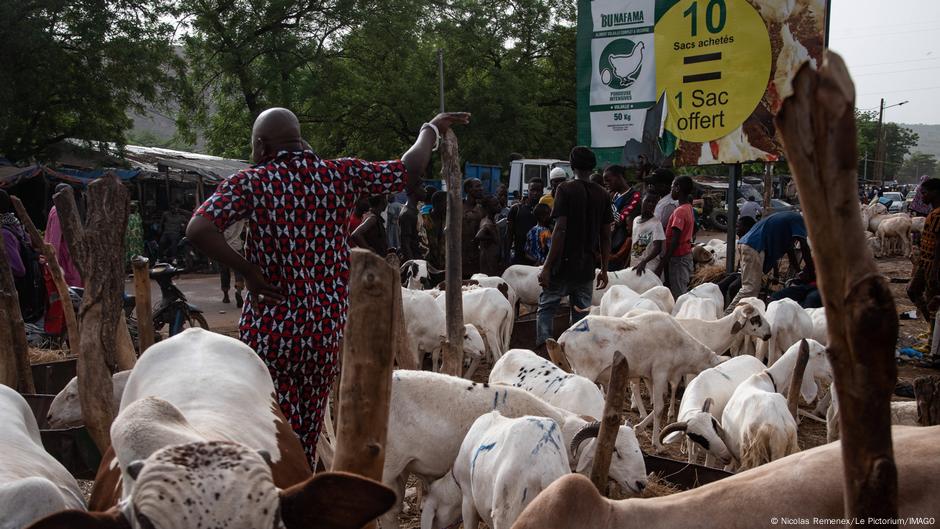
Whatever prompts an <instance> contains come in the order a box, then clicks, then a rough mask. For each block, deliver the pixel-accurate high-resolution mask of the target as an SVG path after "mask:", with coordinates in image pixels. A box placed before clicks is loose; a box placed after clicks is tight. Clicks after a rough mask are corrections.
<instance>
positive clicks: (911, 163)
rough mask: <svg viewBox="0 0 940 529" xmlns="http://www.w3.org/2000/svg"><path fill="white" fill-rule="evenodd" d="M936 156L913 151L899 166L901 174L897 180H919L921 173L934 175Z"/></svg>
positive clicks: (913, 181) (912, 181) (914, 181)
mask: <svg viewBox="0 0 940 529" xmlns="http://www.w3.org/2000/svg"><path fill="white" fill-rule="evenodd" d="M936 171H937V157H936V156H934V155H932V154H926V153H923V152H917V151H915V152H913V153H911V155H910V156H909V157H908V158H906V159H905V160H904V165H902V166H901V175H900V177H899V178H898V180H901V181H904V182H911V183H916V182H920V177H921V176H922V175H927V176H930V177H933V176H936Z"/></svg>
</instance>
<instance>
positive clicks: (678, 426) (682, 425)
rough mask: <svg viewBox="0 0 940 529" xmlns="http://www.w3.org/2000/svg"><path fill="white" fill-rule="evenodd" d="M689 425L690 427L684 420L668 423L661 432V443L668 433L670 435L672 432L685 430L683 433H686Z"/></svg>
mask: <svg viewBox="0 0 940 529" xmlns="http://www.w3.org/2000/svg"><path fill="white" fill-rule="evenodd" d="M688 427H689V425H688V423H686V422H685V421H682V422H674V423H672V424H670V425H667V426H666V427H665V428H663V431H661V432H659V443H660V444H662V442H663V439H665V438H666V436H667V435H669V434H671V433H673V432H683V433H685V431H686V429H687V428H688Z"/></svg>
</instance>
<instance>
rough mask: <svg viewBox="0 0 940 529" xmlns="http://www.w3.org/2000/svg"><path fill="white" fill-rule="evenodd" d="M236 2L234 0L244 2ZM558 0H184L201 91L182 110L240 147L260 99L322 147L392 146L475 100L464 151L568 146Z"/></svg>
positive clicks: (490, 157)
mask: <svg viewBox="0 0 940 529" xmlns="http://www.w3.org/2000/svg"><path fill="white" fill-rule="evenodd" d="M243 3H244V4H245V5H242V4H243ZM569 4H570V3H569V2H562V1H560V0H517V1H509V0H485V1H475V0H452V1H451V2H449V3H444V2H440V1H436V2H432V3H428V2H419V1H417V0H390V1H381V2H379V1H369V0H331V1H328V2H319V3H318V2H305V1H300V0H254V1H251V2H248V1H247V0H245V1H243V0H234V1H227V2H222V1H220V0H208V1H195V0H184V1H183V2H182V4H181V5H182V9H183V11H184V12H185V13H186V14H188V15H190V16H191V17H192V19H193V20H194V23H193V25H192V28H191V30H192V31H191V32H190V33H189V37H188V38H187V41H186V51H187V56H188V57H189V59H190V61H191V64H192V71H193V75H192V77H191V78H190V81H191V83H192V86H193V88H194V90H195V91H196V92H197V93H200V94H203V96H204V99H203V100H204V101H205V103H206V104H204V105H203V106H201V107H199V108H193V109H190V111H189V112H188V113H187V115H186V116H185V117H186V118H187V119H186V120H185V122H186V123H185V124H186V125H187V126H188V127H190V128H194V127H200V126H201V127H204V128H205V130H206V136H207V141H208V148H209V151H210V152H212V153H213V154H218V155H223V156H235V157H241V158H243V157H245V156H247V154H248V150H249V142H248V139H249V134H250V127H251V123H252V120H253V119H254V117H255V116H256V115H257V114H258V113H259V112H260V111H261V110H263V109H264V108H268V107H271V106H284V107H287V108H290V109H292V110H294V111H295V112H296V113H297V114H298V117H299V118H300V120H301V123H302V125H303V130H304V135H305V137H306V138H307V139H308V141H309V142H310V143H311V145H312V146H313V147H314V149H316V150H317V151H318V152H319V153H320V154H321V155H323V156H361V157H365V158H391V157H397V156H400V155H401V153H402V152H403V151H404V150H405V149H406V148H407V147H408V146H409V145H410V144H411V143H412V142H413V141H414V138H415V136H416V134H417V131H418V129H419V128H420V126H421V124H422V123H423V122H425V121H428V120H429V119H430V118H431V117H433V115H434V114H435V113H436V112H437V109H438V104H439V103H438V102H439V94H438V76H437V50H438V49H443V50H444V63H445V76H444V77H445V79H444V83H445V87H446V88H445V95H446V105H447V109H448V110H463V111H468V112H471V113H472V114H473V118H472V124H471V125H470V126H469V127H465V128H461V129H460V130H459V131H458V136H459V139H460V152H461V157H462V158H463V159H465V160H471V161H475V162H481V163H497V164H502V163H506V162H508V158H509V154H510V153H511V152H514V151H516V152H521V153H524V154H526V155H529V156H552V157H562V158H563V157H567V153H568V151H569V149H570V148H571V146H572V145H573V142H574V139H575V98H574V95H575V78H574V71H575V68H574V60H575V29H574V26H573V20H574V9H573V6H572V5H569Z"/></svg>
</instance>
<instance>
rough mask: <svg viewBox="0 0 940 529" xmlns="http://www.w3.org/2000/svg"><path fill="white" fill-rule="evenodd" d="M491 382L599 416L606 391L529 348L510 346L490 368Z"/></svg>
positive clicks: (579, 411)
mask: <svg viewBox="0 0 940 529" xmlns="http://www.w3.org/2000/svg"><path fill="white" fill-rule="evenodd" d="M490 384H503V385H507V386H513V387H517V388H522V389H524V390H526V391H528V392H529V393H532V394H533V395H535V396H536V397H539V398H541V399H543V400H545V401H546V402H548V403H549V404H551V405H552V406H557V407H559V408H561V409H563V410H568V411H570V412H572V413H577V414H578V415H586V416H588V417H594V418H595V419H600V418H601V417H602V416H603V415H604V394H603V393H602V392H601V390H600V388H598V387H597V385H596V384H594V382H591V381H590V380H588V379H586V378H584V377H582V376H580V375H576V374H574V373H566V372H564V371H563V370H562V369H561V368H559V367H558V366H556V365H555V364H553V363H551V362H550V361H548V360H546V359H544V358H542V357H541V356H539V355H537V354H535V353H534V352H532V351H530V350H528V349H511V350H509V351H508V352H507V353H506V354H504V355H503V356H502V357H500V359H499V361H497V362H496V364H495V365H494V366H493V369H492V370H491V371H490Z"/></svg>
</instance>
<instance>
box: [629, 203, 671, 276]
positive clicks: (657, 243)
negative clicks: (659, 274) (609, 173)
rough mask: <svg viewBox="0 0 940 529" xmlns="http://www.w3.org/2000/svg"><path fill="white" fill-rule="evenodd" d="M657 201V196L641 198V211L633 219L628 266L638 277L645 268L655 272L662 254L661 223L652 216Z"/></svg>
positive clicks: (662, 233) (664, 238) (664, 237)
mask: <svg viewBox="0 0 940 529" xmlns="http://www.w3.org/2000/svg"><path fill="white" fill-rule="evenodd" d="M658 199H659V197H658V196H657V195H654V194H652V193H647V194H646V196H645V197H643V204H642V208H643V209H642V210H641V211H640V216H638V217H637V218H635V219H633V231H632V232H631V238H632V248H631V250H630V266H632V267H633V270H634V271H635V272H636V273H637V274H639V275H642V274H643V272H644V271H646V269H647V268H649V269H650V270H656V267H657V266H659V259H660V257H659V254H660V253H661V252H662V248H663V241H665V240H666V232H665V231H663V225H662V223H660V222H659V219H657V218H656V217H655V216H654V215H653V212H654V210H655V208H656V204H657V201H658Z"/></svg>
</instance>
